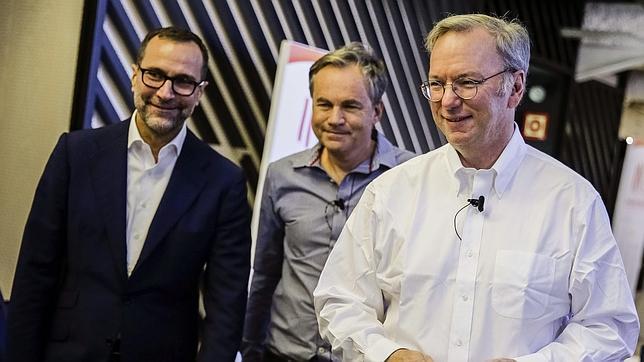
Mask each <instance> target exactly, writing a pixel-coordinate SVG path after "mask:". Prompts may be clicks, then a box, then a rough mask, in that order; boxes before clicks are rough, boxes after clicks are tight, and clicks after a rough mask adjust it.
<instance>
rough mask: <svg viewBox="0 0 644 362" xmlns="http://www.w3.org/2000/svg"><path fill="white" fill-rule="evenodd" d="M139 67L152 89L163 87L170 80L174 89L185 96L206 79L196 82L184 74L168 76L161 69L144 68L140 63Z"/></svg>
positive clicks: (143, 78)
mask: <svg viewBox="0 0 644 362" xmlns="http://www.w3.org/2000/svg"><path fill="white" fill-rule="evenodd" d="M139 69H140V70H141V74H142V76H141V80H142V81H143V84H145V85H146V86H148V87H150V88H152V89H160V88H161V87H163V85H164V84H165V82H166V81H168V80H169V81H170V82H171V83H172V91H173V92H174V93H176V94H178V95H180V96H184V97H187V96H191V95H192V93H194V92H195V89H197V87H199V86H200V85H202V84H204V82H205V80H202V81H201V82H195V81H194V80H192V79H190V78H187V77H186V76H184V75H180V76H176V77H168V75H167V74H165V73H163V72H161V71H159V70H156V69H146V68H142V67H141V66H140V65H139Z"/></svg>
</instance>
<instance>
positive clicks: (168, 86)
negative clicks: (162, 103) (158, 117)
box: [157, 79, 175, 99]
mask: <svg viewBox="0 0 644 362" xmlns="http://www.w3.org/2000/svg"><path fill="white" fill-rule="evenodd" d="M157 95H158V96H159V97H161V98H163V99H169V98H174V96H175V94H174V90H173V89H172V81H171V80H170V79H166V80H165V82H164V83H163V84H162V85H161V88H159V89H157Z"/></svg>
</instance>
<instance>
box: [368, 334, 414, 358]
mask: <svg viewBox="0 0 644 362" xmlns="http://www.w3.org/2000/svg"><path fill="white" fill-rule="evenodd" d="M370 342H371V341H370ZM401 348H406V347H405V346H401V345H399V344H398V343H396V342H394V341H392V340H389V339H387V338H384V337H381V338H378V339H377V340H376V341H375V342H374V343H371V346H369V348H367V350H366V351H365V354H364V356H365V361H366V362H383V361H384V360H386V359H387V358H388V357H389V356H390V355H391V354H392V353H394V351H395V350H397V349H401Z"/></svg>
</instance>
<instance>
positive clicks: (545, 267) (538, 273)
mask: <svg viewBox="0 0 644 362" xmlns="http://www.w3.org/2000/svg"><path fill="white" fill-rule="evenodd" d="M555 265H556V264H555V260H554V259H552V258H550V257H547V256H544V255H539V254H532V253H525V252H517V251H509V250H500V251H498V252H497V254H496V262H495V265H494V276H493V279H492V307H493V308H494V310H495V311H496V313H497V314H499V315H501V316H504V317H507V318H515V319H535V318H539V317H541V316H542V315H543V314H544V313H545V311H546V307H547V306H548V304H549V303H550V293H551V291H552V285H553V282H554V278H555Z"/></svg>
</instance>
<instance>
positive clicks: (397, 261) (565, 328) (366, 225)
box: [314, 14, 639, 362]
mask: <svg viewBox="0 0 644 362" xmlns="http://www.w3.org/2000/svg"><path fill="white" fill-rule="evenodd" d="M426 44H427V50H428V51H429V52H430V66H429V81H427V82H425V83H423V84H422V86H421V89H422V91H423V94H424V95H425V97H426V98H427V99H428V100H429V104H430V107H431V109H432V115H433V118H434V121H435V122H436V125H437V127H438V128H439V129H440V130H441V131H442V132H443V133H444V134H445V136H446V138H447V140H448V142H449V143H448V144H447V145H445V146H443V147H441V148H439V149H437V150H435V151H432V152H429V153H427V154H425V155H423V156H419V157H417V158H415V159H412V160H410V161H408V162H407V163H405V164H403V165H401V166H398V167H397V168H395V169H392V170H390V171H388V172H386V173H385V174H383V175H382V176H381V177H379V178H377V179H376V180H374V181H373V182H372V183H371V184H370V185H369V186H368V187H367V189H366V190H365V192H364V194H363V197H362V199H361V200H360V202H359V203H358V205H357V207H356V209H355V211H354V212H353V214H352V215H351V217H350V218H349V220H348V222H347V224H346V226H345V228H344V230H343V232H342V234H341V235H340V238H339V240H338V242H337V244H336V246H335V248H334V249H333V251H332V253H331V255H330V256H329V259H328V261H327V263H326V265H325V268H324V270H323V272H322V275H321V278H320V282H319V284H318V286H317V288H316V290H315V292H314V297H315V307H316V312H317V314H318V322H319V325H320V332H321V335H322V336H323V337H324V338H326V339H327V340H329V341H330V342H331V344H332V346H333V349H334V351H335V352H336V353H339V354H341V355H342V357H343V359H344V360H350V361H355V360H366V361H384V360H387V361H391V362H393V361H485V360H516V361H582V360H583V361H609V360H610V361H612V360H622V359H624V358H626V357H627V356H629V355H631V354H632V353H633V350H634V347H635V344H636V341H637V337H638V334H639V321H638V318H637V314H636V311H635V307H634V303H633V300H632V296H631V293H630V289H629V286H628V283H627V281H626V275H625V273H624V269H623V265H622V261H621V257H620V254H619V250H618V249H617V246H616V244H615V240H614V238H613V235H612V233H611V230H610V224H609V220H608V217H607V213H606V210H605V207H604V205H603V203H602V201H601V198H600V196H599V195H598V193H597V192H596V191H595V190H594V188H593V187H592V186H591V185H590V184H589V183H588V182H587V181H586V180H585V179H583V178H582V177H581V176H579V175H577V174H576V173H574V172H573V171H571V170H570V169H568V168H567V167H566V166H564V165H563V164H561V163H559V162H558V161H556V160H554V159H553V158H551V157H549V156H547V155H545V154H543V153H541V152H539V151H537V150H535V149H534V148H532V147H530V146H527V145H526V144H525V143H524V141H523V139H522V138H521V135H520V134H519V131H518V129H517V126H516V124H515V123H514V113H515V109H516V107H517V105H518V104H519V102H520V100H521V97H522V96H523V93H524V90H525V79H526V74H527V70H528V65H529V58H530V40H529V36H528V33H527V31H526V30H525V28H523V27H522V26H521V25H520V24H518V23H517V22H516V21H511V22H508V21H505V20H502V19H498V18H493V17H489V16H486V15H479V14H474V15H457V16H451V17H448V18H446V19H444V20H442V21H440V22H439V23H437V24H436V25H435V27H434V28H433V30H432V31H431V32H430V34H429V35H428V37H427V42H426Z"/></svg>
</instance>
